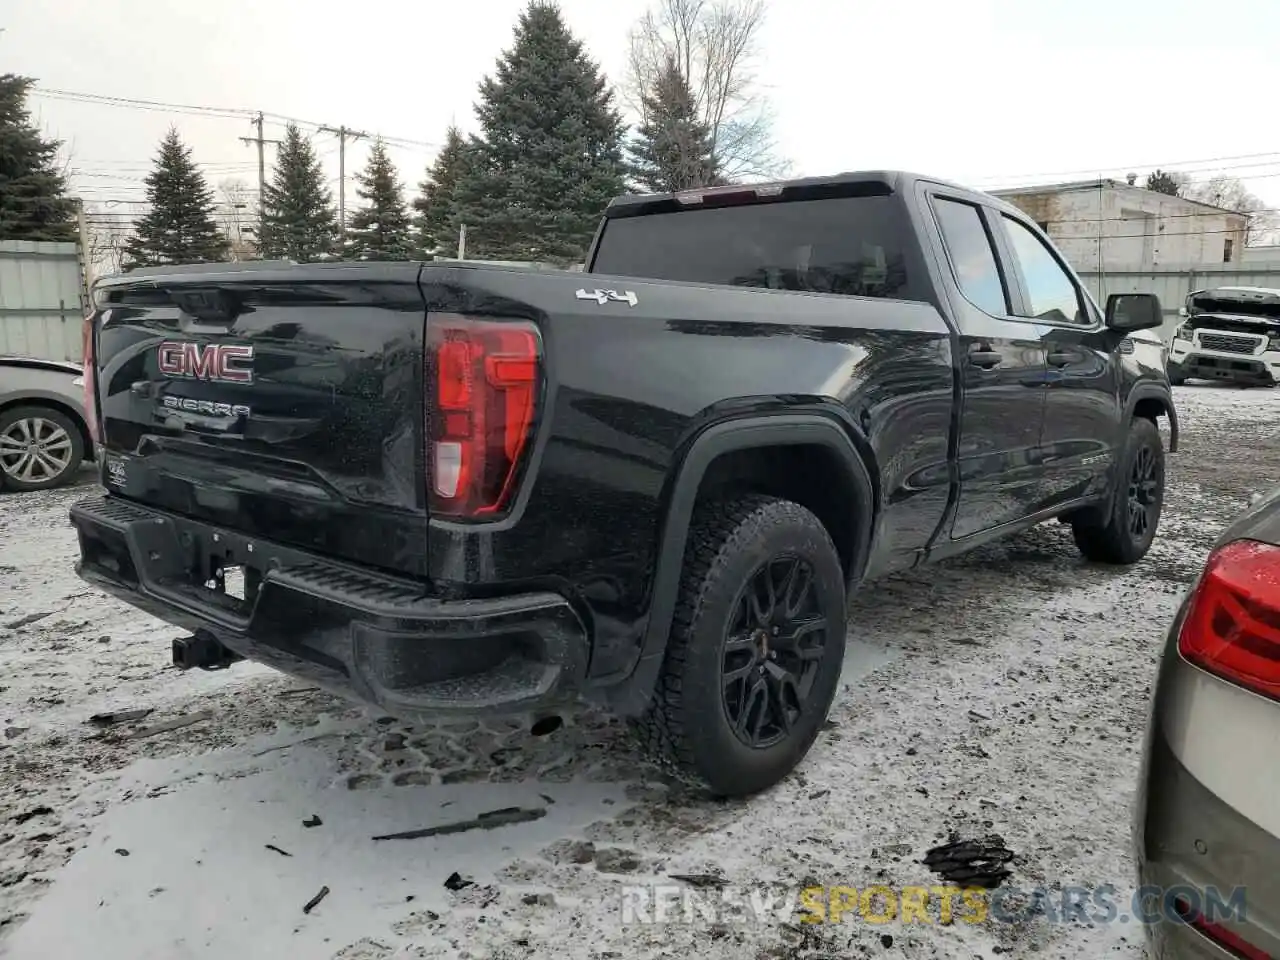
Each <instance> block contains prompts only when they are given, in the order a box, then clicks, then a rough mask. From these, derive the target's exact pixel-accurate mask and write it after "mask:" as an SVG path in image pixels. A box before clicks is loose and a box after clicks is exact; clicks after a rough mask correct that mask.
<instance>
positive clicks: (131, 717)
mask: <svg viewBox="0 0 1280 960" xmlns="http://www.w3.org/2000/svg"><path fill="white" fill-rule="evenodd" d="M153 712H154V710H153V709H152V708H151V707H143V708H141V709H138V710H114V711H112V712H110V713H95V714H94V715H93V716H91V717H90V718H89V723H96V724H98V725H99V726H103V727H108V726H111V725H112V724H116V723H133V722H134V721H135V720H143V719H145V718H146V717H149V716H150V715H151V714H152V713H153Z"/></svg>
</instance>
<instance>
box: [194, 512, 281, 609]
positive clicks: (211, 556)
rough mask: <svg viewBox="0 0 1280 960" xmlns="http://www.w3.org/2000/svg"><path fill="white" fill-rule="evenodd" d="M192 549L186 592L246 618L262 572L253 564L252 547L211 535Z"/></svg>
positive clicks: (246, 541)
mask: <svg viewBox="0 0 1280 960" xmlns="http://www.w3.org/2000/svg"><path fill="white" fill-rule="evenodd" d="M193 547H194V553H195V556H194V557H193V560H194V563H193V564H192V568H191V576H190V578H189V580H188V583H187V586H188V588H189V589H192V590H194V591H195V592H196V594H197V595H198V596H199V598H200V599H201V600H202V601H203V602H204V603H207V604H209V605H211V606H215V607H217V608H218V609H219V610H222V611H225V612H227V613H230V614H233V615H235V616H239V617H246V618H247V617H248V616H249V614H250V613H251V612H252V610H253V604H254V602H255V601H256V600H257V599H258V590H259V588H260V587H261V585H262V570H261V568H259V567H258V566H257V565H256V564H255V561H256V560H257V558H256V557H255V556H254V548H253V544H252V543H251V542H250V541H248V540H244V539H242V538H239V537H228V536H226V535H225V534H218V533H215V534H210V535H206V536H202V537H200V538H198V541H197V542H195V543H194V544H193Z"/></svg>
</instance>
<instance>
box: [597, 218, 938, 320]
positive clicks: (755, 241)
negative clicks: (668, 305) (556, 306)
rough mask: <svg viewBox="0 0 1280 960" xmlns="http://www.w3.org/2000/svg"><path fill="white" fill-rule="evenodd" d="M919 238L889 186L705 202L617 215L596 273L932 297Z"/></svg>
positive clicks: (906, 297) (609, 227) (606, 230)
mask: <svg viewBox="0 0 1280 960" xmlns="http://www.w3.org/2000/svg"><path fill="white" fill-rule="evenodd" d="M915 242H916V241H915V237H914V233H913V231H912V226H911V224H910V222H909V221H908V220H907V217H906V214H905V213H904V211H903V209H902V206H901V204H900V202H899V200H898V199H897V198H896V197H894V196H892V195H872V196H835V197H822V198H817V199H797V200H791V199H786V200H774V201H766V202H757V203H746V204H735V205H727V206H710V207H706V208H701V207H698V208H692V209H687V210H669V211H663V212H654V213H643V214H640V215H636V216H618V217H610V218H609V219H608V220H607V221H606V223H605V227H604V230H603V232H602V233H601V235H600V242H599V245H598V247H597V250H596V255H595V259H594V261H593V263H592V265H591V272H592V273H598V274H606V275H611V276H620V277H636V278H641V279H648V280H674V281H684V282H690V283H706V284H717V285H722V286H734V287H762V288H765V289H770V290H791V291H801V292H808V293H828V294H842V295H845V296H855V297H887V298H893V299H900V300H927V299H929V297H928V295H927V293H926V290H925V288H924V286H923V285H924V284H927V282H928V281H927V279H925V278H922V277H921V276H919V274H920V273H921V271H920V270H918V269H915V268H914V265H915V263H916V262H918V261H917V257H916V256H915V254H916V250H915V246H914V245H915Z"/></svg>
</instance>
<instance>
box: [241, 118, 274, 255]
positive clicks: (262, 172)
mask: <svg viewBox="0 0 1280 960" xmlns="http://www.w3.org/2000/svg"><path fill="white" fill-rule="evenodd" d="M249 123H251V124H252V125H253V126H255V127H257V128H258V135H257V136H256V137H241V138H240V139H241V140H242V141H243V142H244V143H246V144H249V143H256V144H257V145H258V236H259V237H261V236H262V226H263V224H264V223H265V221H266V216H267V205H266V198H267V158H266V154H265V152H264V149H263V148H264V147H266V145H267V144H268V143H280V141H279V140H268V139H266V138H265V137H263V136H262V111H261V110H259V111H258V115H257V116H256V117H254V118H253V119H252V120H250V121H249Z"/></svg>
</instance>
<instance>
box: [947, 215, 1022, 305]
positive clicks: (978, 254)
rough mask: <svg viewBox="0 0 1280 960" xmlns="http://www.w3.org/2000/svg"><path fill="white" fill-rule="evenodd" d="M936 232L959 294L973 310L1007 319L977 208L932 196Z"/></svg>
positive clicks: (1000, 283) (993, 258) (997, 270)
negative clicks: (944, 246)
mask: <svg viewBox="0 0 1280 960" xmlns="http://www.w3.org/2000/svg"><path fill="white" fill-rule="evenodd" d="M933 209H934V212H935V213H936V214H937V217H938V229H939V230H941V231H942V241H943V243H944V244H945V245H946V248H947V256H948V257H949V258H950V259H951V268H952V270H953V272H954V273H955V276H956V283H958V284H959V285H960V292H961V293H963V294H964V295H965V298H966V299H968V300H969V302H970V303H972V304H973V305H974V306H976V307H980V308H981V309H983V310H985V311H986V312H987V313H989V314H992V315H993V316H997V317H1004V316H1008V314H1009V302H1008V299H1007V298H1006V296H1005V290H1004V281H1003V280H1001V278H1000V268H999V267H998V266H997V265H996V254H995V250H993V249H992V247H991V238H990V237H989V236H987V228H986V227H985V226H984V225H983V223H982V215H981V214H980V213H979V212H978V208H977V207H975V206H973V204H970V203H962V202H960V201H959V200H944V199H943V198H942V197H934V199H933Z"/></svg>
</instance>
